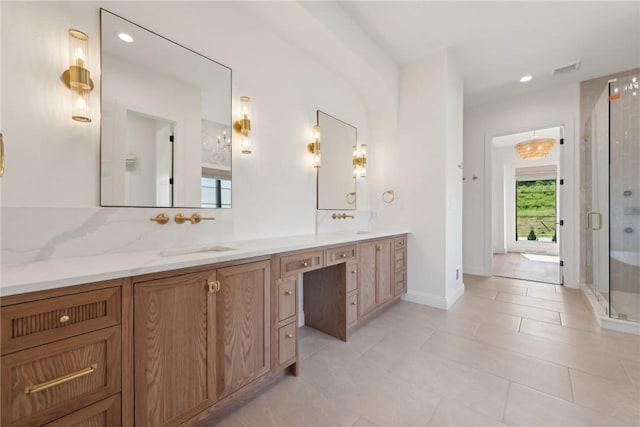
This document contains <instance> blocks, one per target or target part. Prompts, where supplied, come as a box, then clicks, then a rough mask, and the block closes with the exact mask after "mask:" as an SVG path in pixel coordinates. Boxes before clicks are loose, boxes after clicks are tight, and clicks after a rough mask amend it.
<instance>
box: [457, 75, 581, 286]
mask: <svg viewBox="0 0 640 427" xmlns="http://www.w3.org/2000/svg"><path fill="white" fill-rule="evenodd" d="M579 103H580V93H579V85H578V84H572V85H568V86H565V87H561V88H556V89H554V90H552V91H545V92H540V93H536V94H532V95H529V96H523V97H517V98H509V99H505V100H501V101H499V102H495V103H492V104H488V105H483V106H478V107H474V108H469V109H466V110H465V112H464V175H465V176H466V177H467V179H466V180H465V181H464V215H463V235H464V254H463V258H464V271H465V272H466V273H471V274H479V275H485V276H489V275H491V271H492V257H491V254H492V243H491V242H492V223H491V211H492V205H491V200H492V196H491V194H492V188H491V182H492V179H491V175H492V173H491V171H492V167H493V163H492V159H491V140H492V139H493V138H494V137H496V136H501V135H507V134H511V133H517V132H522V131H526V130H531V129H541V128H548V127H552V126H564V130H565V133H564V139H565V146H564V154H563V159H561V170H560V177H561V178H564V179H565V186H564V187H563V188H562V189H561V191H563V194H562V201H563V206H562V211H563V212H564V219H565V226H564V228H563V238H564V240H563V241H564V243H565V244H564V245H563V259H564V261H565V268H564V276H565V280H564V283H565V285H567V286H570V287H577V286H578V280H579V279H578V273H579V265H578V264H579V240H578V239H579V211H578V203H579V196H580V179H579V167H578V165H579V163H578V160H579V150H578V149H577V146H578V140H577V136H576V130H575V129H576V125H575V123H576V122H577V118H578V115H579ZM473 174H475V175H477V176H478V179H477V180H471V179H470V177H471V176H472V175H473Z"/></svg>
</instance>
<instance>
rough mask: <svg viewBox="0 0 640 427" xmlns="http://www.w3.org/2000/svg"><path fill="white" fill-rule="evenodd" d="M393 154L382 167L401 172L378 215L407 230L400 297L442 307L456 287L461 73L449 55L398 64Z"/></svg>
mask: <svg viewBox="0 0 640 427" xmlns="http://www.w3.org/2000/svg"><path fill="white" fill-rule="evenodd" d="M399 117H400V122H399V132H398V142H399V147H398V152H399V159H400V162H399V163H398V164H397V166H396V167H395V168H394V169H392V172H391V171H388V173H394V174H398V175H399V176H400V177H401V180H400V184H399V185H398V187H397V194H398V198H397V201H396V202H395V203H393V204H391V205H388V206H387V208H386V209H385V211H383V214H382V215H381V218H380V221H381V222H382V221H387V222H388V223H389V224H392V223H394V222H395V223H397V222H398V221H402V222H403V223H404V224H405V225H406V226H407V227H409V228H410V229H411V235H410V236H409V250H408V262H407V265H408V272H407V274H408V283H409V288H408V293H407V296H406V299H408V300H410V301H415V302H419V303H423V304H427V305H432V306H436V307H441V308H448V307H449V306H450V305H451V304H453V302H455V300H456V298H457V297H458V296H460V295H461V293H462V288H463V287H462V275H461V274H460V275H459V278H458V279H457V280H456V278H455V275H456V272H455V269H456V267H457V266H460V265H462V236H461V233H460V231H461V219H462V217H461V211H460V209H461V208H462V207H461V201H462V200H461V196H462V171H461V170H460V169H459V168H458V165H459V164H460V163H461V161H462V135H461V125H462V79H461V78H460V76H459V74H458V73H457V71H456V68H455V65H454V64H453V63H452V61H451V58H450V56H449V55H448V54H447V53H446V52H444V51H441V52H438V53H435V54H433V55H431V56H429V57H427V58H425V59H424V60H422V61H419V62H417V63H414V64H411V65H408V66H406V67H404V69H403V70H402V74H401V85H400V114H399Z"/></svg>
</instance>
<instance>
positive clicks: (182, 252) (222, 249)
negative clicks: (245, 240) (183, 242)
mask: <svg viewBox="0 0 640 427" xmlns="http://www.w3.org/2000/svg"><path fill="white" fill-rule="evenodd" d="M234 249H235V248H229V247H227V246H203V247H199V248H178V249H170V250H166V251H161V252H160V256H161V257H169V256H178V255H189V254H199V253H206V252H227V251H233V250H234Z"/></svg>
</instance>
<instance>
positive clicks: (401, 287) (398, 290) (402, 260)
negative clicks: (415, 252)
mask: <svg viewBox="0 0 640 427" xmlns="http://www.w3.org/2000/svg"><path fill="white" fill-rule="evenodd" d="M393 252H394V255H393V257H394V270H393V282H394V284H395V286H394V295H395V296H401V295H404V294H406V293H407V236H400V237H396V238H395V239H394V251H393Z"/></svg>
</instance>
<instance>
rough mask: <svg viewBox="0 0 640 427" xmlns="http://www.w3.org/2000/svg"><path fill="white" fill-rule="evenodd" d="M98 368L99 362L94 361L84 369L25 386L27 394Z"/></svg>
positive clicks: (73, 378)
mask: <svg viewBox="0 0 640 427" xmlns="http://www.w3.org/2000/svg"><path fill="white" fill-rule="evenodd" d="M96 369H98V364H97V363H93V364H92V365H91V366H89V367H87V368H84V369H80V370H79V371H76V372H72V373H70V374H67V375H63V376H61V377H58V378H54V379H52V380H49V381H45V382H43V383H40V384H36V385H30V386H28V387H25V389H24V392H25V393H26V394H29V393H35V392H37V391H42V390H46V389H48V388H51V387H54V386H57V385H59V384H63V383H66V382H68V381H71V380H75V379H76V378H80V377H84V376H85V375H88V374H90V373H92V372H93V371H95V370H96Z"/></svg>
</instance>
